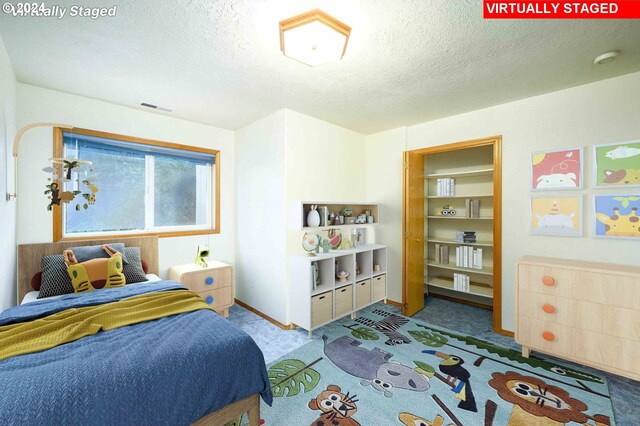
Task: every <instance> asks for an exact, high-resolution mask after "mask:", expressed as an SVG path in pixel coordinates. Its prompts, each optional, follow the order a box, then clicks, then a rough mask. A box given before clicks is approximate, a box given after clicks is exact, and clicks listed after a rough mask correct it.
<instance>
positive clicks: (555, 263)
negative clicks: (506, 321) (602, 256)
mask: <svg viewBox="0 0 640 426" xmlns="http://www.w3.org/2000/svg"><path fill="white" fill-rule="evenodd" d="M516 268H517V270H516V277H517V286H516V332H515V339H516V341H517V342H518V343H519V344H521V345H522V354H523V356H526V357H528V356H529V353H530V351H531V350H536V351H540V352H543V353H546V354H549V355H553V356H557V357H558V358H564V359H567V360H570V361H574V362H577V363H580V364H584V365H588V366H591V367H594V368H598V369H600V370H605V371H609V372H612V373H615V374H619V375H621V376H626V377H629V378H632V379H634V380H640V267H637V266H629V265H614V264H607V263H595V262H584V261H577V260H563V259H554V258H546V257H533V256H526V257H524V258H523V259H522V260H520V261H519V262H518V263H517V267H516Z"/></svg>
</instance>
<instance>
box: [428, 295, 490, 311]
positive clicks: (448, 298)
mask: <svg viewBox="0 0 640 426" xmlns="http://www.w3.org/2000/svg"><path fill="white" fill-rule="evenodd" d="M428 296H429V297H437V298H438V299H444V300H449V301H451V302H456V303H463V304H465V305H470V306H475V307H476V308H482V309H486V310H489V311H492V310H493V306H490V305H483V304H482V303H477V302H473V301H471V300H465V299H458V298H457V297H451V296H447V295H445V294H437V293H429V294H428Z"/></svg>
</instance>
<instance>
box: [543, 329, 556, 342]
mask: <svg viewBox="0 0 640 426" xmlns="http://www.w3.org/2000/svg"><path fill="white" fill-rule="evenodd" d="M542 338H543V339H544V340H547V341H549V342H552V341H553V340H555V338H556V336H555V335H554V334H553V333H552V332H550V331H545V332H544V333H542Z"/></svg>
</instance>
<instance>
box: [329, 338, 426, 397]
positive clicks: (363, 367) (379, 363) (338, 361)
mask: <svg viewBox="0 0 640 426" xmlns="http://www.w3.org/2000/svg"><path fill="white" fill-rule="evenodd" d="M322 340H323V341H324V353H325V355H326V356H327V358H329V359H330V360H331V362H333V363H334V364H335V365H336V366H337V367H338V368H340V369H341V370H342V371H344V372H345V373H348V374H351V375H352V376H355V377H359V378H361V379H363V380H361V381H360V384H361V385H363V386H368V385H371V387H372V388H374V389H375V390H377V391H380V392H382V393H383V394H384V396H386V397H387V398H389V397H391V395H392V394H391V389H393V388H398V389H406V390H411V391H415V392H424V391H426V390H427V389H429V379H428V378H427V377H425V376H423V375H422V374H420V373H418V372H417V371H415V370H414V369H412V368H411V367H407V366H406V365H402V364H400V363H399V362H396V361H389V359H390V358H391V357H392V356H393V355H392V354H390V353H388V352H385V351H383V350H381V349H379V348H373V349H371V350H369V349H365V348H361V347H360V342H359V341H357V340H355V339H352V338H351V337H348V336H342V337H339V338H337V339H335V340H334V341H332V342H328V340H329V339H328V338H327V336H322Z"/></svg>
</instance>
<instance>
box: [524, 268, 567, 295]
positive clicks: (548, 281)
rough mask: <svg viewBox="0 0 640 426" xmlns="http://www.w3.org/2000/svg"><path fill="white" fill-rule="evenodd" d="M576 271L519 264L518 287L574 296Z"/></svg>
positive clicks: (535, 291) (536, 291)
mask: <svg viewBox="0 0 640 426" xmlns="http://www.w3.org/2000/svg"><path fill="white" fill-rule="evenodd" d="M574 274H575V273H574V271H572V270H571V269H563V268H557V267H548V266H538V265H526V264H521V265H519V266H518V288H519V289H521V290H527V291H531V292H534V293H541V294H549V295H554V296H563V297H573V295H574V294H573V293H574V291H575V290H574Z"/></svg>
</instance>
